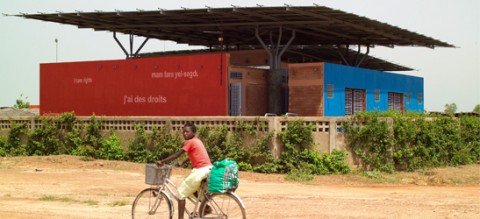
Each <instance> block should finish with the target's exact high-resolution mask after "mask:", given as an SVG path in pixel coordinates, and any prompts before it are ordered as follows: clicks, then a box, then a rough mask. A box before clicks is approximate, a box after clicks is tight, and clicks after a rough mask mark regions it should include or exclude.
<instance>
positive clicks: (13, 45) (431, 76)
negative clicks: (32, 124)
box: [0, 0, 480, 112]
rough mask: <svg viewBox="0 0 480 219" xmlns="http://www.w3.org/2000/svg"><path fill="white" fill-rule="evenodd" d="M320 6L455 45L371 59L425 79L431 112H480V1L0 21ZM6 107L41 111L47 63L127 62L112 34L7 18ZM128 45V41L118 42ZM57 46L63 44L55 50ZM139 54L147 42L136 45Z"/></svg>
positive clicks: (112, 6)
mask: <svg viewBox="0 0 480 219" xmlns="http://www.w3.org/2000/svg"><path fill="white" fill-rule="evenodd" d="M314 3H315V4H318V5H322V6H326V7H330V8H333V9H337V10H341V11H345V12H348V13H353V14H356V15H359V16H364V17H367V18H370V19H373V20H377V21H380V22H384V23H387V24H390V25H393V26H397V27H400V28H403V29H406V30H409V31H412V32H416V33H419V34H422V35H425V36H428V37H432V38H434V39H437V40H440V41H443V42H447V43H449V44H453V45H455V48H441V47H439V48H435V49H430V48H426V47H410V46H409V47H400V46H396V47H394V48H389V47H382V46H376V47H375V48H372V49H370V55H372V56H374V57H377V58H381V59H384V60H388V61H390V62H393V63H396V64H400V65H403V66H407V67H410V68H413V69H415V70H414V71H408V72H401V74H406V75H413V76H419V77H423V78H424V95H425V97H424V98H425V110H427V111H444V109H445V104H451V103H455V104H456V105H457V112H471V111H472V110H473V109H474V107H475V105H477V104H480V45H479V43H480V42H479V41H480V1H478V0H421V1H418V0H389V1H384V0H321V1H320V0H319V1H305V0H292V1H284V2H280V1H261V0H256V1H251V0H242V1H223V0H214V1H212V0H210V1H185V0H177V1H160V0H156V1H153V0H135V1H132V0H102V1H94V0H42V1H39V0H15V1H8V0H0V13H2V14H6V15H14V14H20V13H27V14H37V13H57V12H63V13H70V12H75V11H83V12H93V11H96V10H99V11H104V12H107V11H108V12H110V11H115V10H122V11H135V10H158V8H162V9H167V10H174V9H181V8H182V7H184V8H189V9H197V8H205V7H206V6H208V7H213V8H224V7H231V5H235V6H240V7H256V6H257V4H258V5H263V6H284V4H289V5H293V6H313V4H314ZM0 31H1V33H0V48H1V52H0V107H1V106H13V105H14V104H15V101H16V99H18V98H20V97H21V99H23V100H24V101H28V102H30V104H33V105H39V104H40V101H39V97H40V95H39V90H40V81H39V66H40V63H52V62H57V61H58V62H70V61H87V60H112V59H124V58H125V55H124V53H123V51H122V50H121V48H120V47H119V46H118V45H117V43H116V42H115V40H114V39H113V35H112V33H111V32H104V31H94V30H91V29H79V28H77V27H76V26H73V25H63V24H58V23H52V22H43V21H39V20H32V19H25V18H21V17H15V16H5V15H0ZM118 37H119V38H120V40H121V41H123V42H124V45H127V44H126V43H127V41H128V36H127V35H118ZM55 39H57V42H55ZM135 42H137V43H138V44H135V46H139V44H140V43H141V42H142V40H141V39H138V40H136V41H135ZM192 48H200V47H188V46H187V45H184V44H176V43H175V42H172V41H161V40H152V39H151V40H149V41H148V42H147V44H146V45H145V46H144V48H143V49H142V51H141V52H155V51H171V50H182V49H192Z"/></svg>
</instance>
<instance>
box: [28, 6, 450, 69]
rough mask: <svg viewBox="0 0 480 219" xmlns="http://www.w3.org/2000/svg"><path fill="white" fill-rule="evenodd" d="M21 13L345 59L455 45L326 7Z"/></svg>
mask: <svg viewBox="0 0 480 219" xmlns="http://www.w3.org/2000/svg"><path fill="white" fill-rule="evenodd" d="M18 16H22V17H25V18H30V19H37V20H42V21H49V22H55V23H61V24H68V25H75V26H77V27H78V28H89V29H94V30H96V31H108V32H114V33H124V34H129V35H136V36H143V37H147V38H149V39H152V38H153V39H159V40H171V41H175V42H177V43H183V44H188V45H196V46H206V47H209V48H213V49H215V48H231V49H260V48H265V47H269V48H282V47H283V46H284V45H288V51H289V52H290V54H297V56H300V55H303V57H310V58H312V57H313V58H312V59H314V58H315V57H317V58H319V59H321V57H319V56H321V55H322V54H321V53H319V52H318V51H319V50H321V49H322V48H324V49H333V48H337V49H338V51H340V52H338V54H336V58H337V59H338V60H341V61H342V62H345V61H347V62H348V60H345V58H342V59H340V57H342V56H345V55H347V54H348V53H352V52H353V54H354V53H355V50H354V49H353V50H352V48H356V47H349V46H350V45H361V46H363V47H368V48H372V47H375V46H389V47H394V46H420V47H428V48H435V47H454V46H453V45H451V44H448V43H446V42H442V41H440V40H436V39H433V38H431V37H427V36H424V35H421V34H418V33H415V32H411V31H408V30H405V29H402V28H399V27H396V26H392V25H389V24H386V23H382V22H379V21H376V20H372V19H369V18H366V17H361V16H358V15H355V14H351V13H347V12H343V11H340V10H335V9H331V8H328V7H323V6H282V7H235V6H233V7H231V8H208V7H206V8H203V9H186V8H184V9H180V10H163V9H158V10H151V11H143V10H137V11H114V12H101V11H95V12H79V11H78V12H74V13H53V14H42V13H41V14H22V15H18ZM342 49H345V50H344V51H343V53H344V54H340V53H342ZM292 51H293V53H292ZM359 52H360V51H358V52H357V53H359ZM297 59H298V57H297ZM369 60H370V62H373V61H375V62H376V64H375V65H376V66H377V69H380V70H389V69H390V70H411V69H410V68H407V67H403V66H399V65H396V64H393V63H389V62H386V61H383V60H380V61H379V60H378V59H374V58H370V59H369ZM369 60H366V62H368V61H369ZM327 61H328V60H327ZM382 63H383V67H382ZM347 64H348V63H347Z"/></svg>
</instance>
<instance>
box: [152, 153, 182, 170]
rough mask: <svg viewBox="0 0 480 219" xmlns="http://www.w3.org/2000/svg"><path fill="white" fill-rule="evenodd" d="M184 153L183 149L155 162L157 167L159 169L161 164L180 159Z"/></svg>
mask: <svg viewBox="0 0 480 219" xmlns="http://www.w3.org/2000/svg"><path fill="white" fill-rule="evenodd" d="M183 153H185V151H184V150H183V149H180V150H179V151H177V152H175V153H174V154H172V155H170V156H168V157H167V158H165V159H163V160H159V161H157V166H159V167H161V166H163V164H165V163H168V162H170V161H171V160H175V159H177V158H178V157H180V156H181V155H182V154H183Z"/></svg>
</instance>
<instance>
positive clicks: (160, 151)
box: [147, 126, 186, 162]
mask: <svg viewBox="0 0 480 219" xmlns="http://www.w3.org/2000/svg"><path fill="white" fill-rule="evenodd" d="M149 139H150V143H148V144H147V149H148V150H149V152H150V153H149V158H148V162H155V161H157V160H160V159H164V158H167V157H168V156H170V155H172V154H173V153H175V152H177V151H179V150H180V149H181V147H182V143H183V138H181V137H180V135H179V134H178V132H171V131H170V127H169V126H166V127H162V128H160V129H157V128H154V129H153V131H152V134H151V135H150V137H149ZM180 159H181V160H184V159H186V155H182V157H180Z"/></svg>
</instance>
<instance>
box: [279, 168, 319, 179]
mask: <svg viewBox="0 0 480 219" xmlns="http://www.w3.org/2000/svg"><path fill="white" fill-rule="evenodd" d="M313 178H314V175H313V174H312V173H311V171H308V170H306V169H292V170H291V171H290V172H289V173H288V174H287V175H285V179H286V180H290V181H298V182H306V181H311V180H312V179H313Z"/></svg>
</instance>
